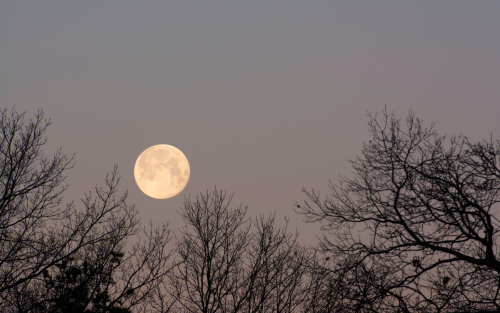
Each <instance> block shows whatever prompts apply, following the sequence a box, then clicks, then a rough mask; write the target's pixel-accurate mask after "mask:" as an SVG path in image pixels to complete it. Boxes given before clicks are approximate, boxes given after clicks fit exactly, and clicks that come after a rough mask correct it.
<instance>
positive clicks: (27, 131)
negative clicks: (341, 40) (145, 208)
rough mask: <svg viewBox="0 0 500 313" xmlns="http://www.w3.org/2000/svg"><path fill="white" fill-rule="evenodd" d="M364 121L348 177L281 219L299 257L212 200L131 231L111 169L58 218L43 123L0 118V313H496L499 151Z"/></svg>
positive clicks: (404, 125) (53, 163) (243, 213)
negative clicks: (310, 238)
mask: <svg viewBox="0 0 500 313" xmlns="http://www.w3.org/2000/svg"><path fill="white" fill-rule="evenodd" d="M368 118H369V127H370V128H369V129H370V132H371V140H370V141H369V142H367V143H365V144H364V146H363V152H362V155H361V156H359V157H358V158H356V159H354V160H353V161H350V162H351V165H352V168H353V170H354V172H353V176H352V177H348V176H342V177H341V178H340V181H339V182H338V183H337V184H333V183H332V184H331V186H330V188H331V194H330V195H329V196H326V197H320V195H319V194H318V193H317V192H316V191H315V190H314V189H304V194H305V195H306V199H307V200H306V201H303V202H301V203H296V209H295V210H296V211H297V212H299V213H301V214H303V216H304V218H305V220H306V222H310V223H316V224H317V225H318V227H321V229H322V230H323V231H324V234H325V236H324V237H323V238H322V239H321V240H320V243H319V245H318V246H317V247H304V246H302V245H300V244H299V242H298V235H297V234H296V233H295V232H292V231H290V230H289V229H287V227H286V223H285V225H284V226H278V224H280V223H277V222H276V219H277V217H276V216H275V215H266V216H256V217H251V216H248V215H247V207H246V206H244V205H237V204H234V203H233V202H232V194H228V193H226V192H225V191H221V190H217V189H215V190H213V191H207V192H205V193H201V194H200V195H198V196H195V197H194V198H190V197H187V198H185V201H184V203H183V205H182V207H181V208H180V210H179V213H180V214H181V215H182V218H183V220H184V222H185V226H184V227H183V228H181V229H179V230H178V231H176V233H175V234H174V233H173V232H172V231H171V228H170V227H169V226H168V225H149V226H147V227H146V226H143V225H141V223H140V221H139V220H138V217H137V214H138V212H137V209H136V208H135V207H134V206H133V205H130V204H128V203H127V201H126V200H127V193H124V194H120V193H119V192H118V187H119V183H120V177H119V175H118V171H117V168H115V169H113V170H112V171H111V172H110V173H109V174H108V175H107V176H106V178H105V180H104V183H103V184H102V185H98V186H96V187H95V189H94V190H92V191H89V192H86V193H84V195H83V197H82V198H81V200H80V201H79V202H76V201H72V202H68V203H63V193H64V191H65V189H66V185H65V178H66V176H65V175H66V172H67V170H68V169H70V168H71V167H73V165H74V160H73V157H69V156H67V155H66V154H64V153H63V152H62V151H61V150H59V151H57V152H56V153H55V154H54V155H51V156H46V155H45V154H44V151H43V149H42V148H43V146H44V144H45V143H46V130H47V127H48V126H50V120H48V121H46V120H44V118H43V113H42V111H39V113H38V114H36V115H35V116H34V117H33V118H31V119H29V120H28V119H27V118H26V117H25V114H23V113H18V112H16V111H15V109H12V110H7V109H1V110H0V132H1V134H0V136H1V139H0V140H1V146H0V150H1V156H0V168H1V177H0V181H1V185H0V193H1V199H0V312H54V313H55V312H77V313H78V312H81V313H84V312H85V313H91V312H96V313H97V312H102V313H105V312H109V313H113V312H116V313H118V312H120V313H132V312H158V313H160V312H228V313H229V312H249V313H250V312H255V313H257V312H304V313H305V312H311V313H313V312H356V313H362V312H492V311H494V312H497V311H498V312H500V295H499V293H500V276H499V275H500V260H499V254H500V249H499V244H498V239H499V238H498V236H499V231H500V222H499V220H498V218H497V217H498V210H499V209H500V207H499V205H498V202H499V201H500V165H499V163H500V141H493V140H492V139H491V140H489V141H483V142H479V143H472V142H470V141H469V140H468V139H467V138H466V137H463V136H455V137H450V138H446V137H445V136H440V135H438V134H437V133H436V132H435V131H434V130H433V127H432V125H430V127H428V128H426V127H425V126H424V125H423V124H422V122H421V120H419V119H418V118H417V117H415V116H414V114H413V113H412V112H410V114H409V115H408V116H407V118H406V120H404V121H401V120H399V119H397V118H395V117H394V116H393V115H392V114H389V113H387V112H386V111H384V112H383V116H382V118H381V119H378V118H377V116H376V115H370V114H369V115H368Z"/></svg>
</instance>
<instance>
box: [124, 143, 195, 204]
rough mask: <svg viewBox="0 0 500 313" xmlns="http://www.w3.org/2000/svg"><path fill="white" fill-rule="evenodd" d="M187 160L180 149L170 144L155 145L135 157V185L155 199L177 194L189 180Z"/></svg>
mask: <svg viewBox="0 0 500 313" xmlns="http://www.w3.org/2000/svg"><path fill="white" fill-rule="evenodd" d="M189 174H190V168H189V162H188V160H187V158H186V156H185V155H184V153H182V151H181V150H179V149H177V148H176V147H173V146H170V145H156V146H152V147H149V148H147V149H146V150H144V151H143V152H142V153H141V155H139V157H138V158H137V161H136V162H135V167H134V177H135V181H136V183H137V186H139V188H140V189H141V190H142V192H144V193H145V194H147V195H148V196H150V197H152V198H155V199H167V198H171V197H173V196H175V195H178V194H179V193H180V192H181V191H182V190H183V189H184V187H186V184H187V182H188V180H189Z"/></svg>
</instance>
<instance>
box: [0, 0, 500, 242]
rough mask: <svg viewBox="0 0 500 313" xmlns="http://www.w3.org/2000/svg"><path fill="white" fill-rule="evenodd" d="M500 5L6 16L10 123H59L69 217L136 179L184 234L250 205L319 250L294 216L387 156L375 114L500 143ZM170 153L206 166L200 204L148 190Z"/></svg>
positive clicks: (52, 144) (2, 75)
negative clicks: (363, 165) (87, 195)
mask: <svg viewBox="0 0 500 313" xmlns="http://www.w3.org/2000/svg"><path fill="white" fill-rule="evenodd" d="M499 16H500V1H493V0H492V1H486V0H485V1H479V2H478V1H459V0H443V1H385V0H380V1H331V0H328V1H315V0H311V1H297V0H286V1H285V0H273V1H269V0H267V1H260V0H252V1H235V0H232V1H212V0H204V1H154V0H151V1H129V0H108V1H67V0H65V1H53V0H45V1H34V0H26V1H15V0H2V1H0V107H2V108H9V109H10V108H12V107H13V106H14V105H15V107H16V110H17V111H20V112H24V111H26V114H27V117H31V116H33V115H34V114H35V113H36V112H37V110H38V109H43V110H44V115H45V117H46V118H50V119H51V121H52V125H51V126H50V128H49V130H48V133H47V136H48V143H47V144H46V146H45V152H46V154H47V155H50V154H52V153H53V152H55V151H56V150H57V149H59V148H62V150H63V152H65V153H66V154H68V155H71V154H73V153H75V157H76V165H75V167H74V168H73V169H71V170H70V171H69V172H68V173H67V174H68V179H67V183H68V184H69V189H68V191H67V192H66V195H65V201H66V202H69V201H71V200H72V199H74V200H78V199H79V198H82V197H83V195H84V194H83V192H84V191H86V190H91V189H92V188H93V186H95V185H96V184H98V183H99V184H100V183H101V182H102V181H103V179H104V177H105V176H106V173H107V172H109V171H111V170H112V169H113V166H114V165H115V164H117V165H118V167H119V171H120V174H121V177H122V181H121V187H120V188H121V189H120V190H121V191H122V192H124V191H126V190H128V192H129V197H128V202H129V203H130V204H134V205H135V206H136V207H137V209H138V210H139V216H140V218H141V219H142V222H143V223H144V224H148V223H149V221H150V220H151V221H152V222H153V223H154V224H159V223H170V225H171V226H172V229H174V230H176V229H178V228H179V227H181V226H182V225H183V222H182V219H181V218H180V216H179V214H178V213H177V211H178V210H179V208H180V207H181V205H182V202H183V201H184V197H185V196H188V195H190V196H191V198H193V197H194V196H196V195H197V194H200V193H204V192H207V190H208V191H212V190H213V189H214V187H215V186H216V187H217V189H219V190H225V191H227V192H228V193H233V192H234V199H233V204H234V205H235V206H237V205H239V204H240V203H243V204H244V205H248V207H249V208H248V216H249V217H256V216H258V215H260V214H269V212H275V213H276V217H277V219H278V220H279V221H280V223H282V221H283V219H284V218H285V216H286V217H287V218H288V219H289V221H290V222H289V229H290V230H291V231H295V230H297V231H298V232H299V234H300V240H301V242H302V243H304V244H308V245H309V244H310V245H314V244H315V243H316V236H317V235H319V234H320V232H319V225H318V224H305V223H304V222H303V221H302V220H303V217H302V216H301V215H299V214H297V213H296V212H294V203H296V202H302V201H303V200H305V199H306V197H305V195H304V194H303V193H302V188H303V187H305V188H307V189H311V188H315V190H318V191H319V192H320V193H321V194H322V195H325V194H327V193H328V191H329V189H328V183H329V181H330V180H331V181H332V182H336V181H338V178H339V175H347V176H350V177H352V168H351V167H350V163H349V161H348V160H349V159H355V158H356V156H357V155H360V154H361V150H362V146H363V142H364V141H368V140H369V139H370V137H369V133H368V125H367V122H368V118H367V116H366V114H367V112H379V114H380V112H381V111H382V110H383V109H384V107H387V110H388V111H390V112H394V113H395V114H396V116H398V117H401V118H404V117H405V116H406V115H407V113H408V112H409V110H413V111H414V112H415V114H416V115H417V116H418V117H420V118H422V119H423V120H424V122H425V123H427V125H429V124H430V123H431V122H433V121H435V122H436V126H435V127H436V130H437V131H438V132H439V133H440V134H448V135H459V134H463V135H465V136H467V137H469V138H470V139H471V140H472V141H480V140H483V139H489V138H490V136H492V137H493V138H499V139H500V123H499V120H500V18H498V17H499ZM156 144H169V145H172V146H175V147H177V148H179V149H180V150H181V151H183V153H184V154H185V155H186V157H187V158H188V160H189V163H190V166H191V176H190V180H189V182H188V184H187V186H186V188H185V189H184V191H183V192H182V193H181V194H179V195H177V196H175V197H173V198H170V199H166V200H158V199H153V198H149V197H148V196H146V195H145V194H143V193H142V192H141V191H140V190H139V188H138V187H137V185H136V184H135V181H134V174H133V168H134V164H135V161H136V159H137V157H138V156H139V154H140V153H141V152H142V151H143V150H145V149H146V148H148V147H150V146H152V145H156Z"/></svg>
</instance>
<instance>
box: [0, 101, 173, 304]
mask: <svg viewBox="0 0 500 313" xmlns="http://www.w3.org/2000/svg"><path fill="white" fill-rule="evenodd" d="M49 125H50V121H44V119H43V113H42V111H39V112H38V114H37V115H35V118H34V119H30V120H29V121H28V122H25V120H24V114H19V113H17V112H16V111H15V110H14V109H12V111H11V113H10V114H9V113H8V112H7V109H2V110H0V133H1V144H0V153H1V154H0V168H1V173H0V194H1V199H0V311H2V312H37V311H38V312H128V311H129V309H130V308H135V310H137V311H139V310H143V309H144V308H145V306H146V305H147V302H148V300H149V298H150V297H151V296H152V295H153V294H154V292H155V289H156V288H157V287H158V286H159V285H160V283H161V282H162V280H163V278H164V277H165V275H166V274H167V273H168V271H169V270H170V267H169V264H168V259H169V256H170V254H171V252H169V251H168V250H167V249H166V245H167V243H168V241H169V240H170V237H169V234H170V231H169V229H168V228H167V227H166V226H162V227H159V228H155V229H153V227H152V226H151V227H150V228H149V230H146V228H142V227H141V226H140V224H139V220H138V219H137V210H136V209H135V208H134V206H131V205H128V204H127V203H126V198H127V193H125V194H123V195H121V196H117V192H118V186H119V177H118V174H117V169H116V167H115V169H114V170H113V171H112V172H111V173H110V174H109V175H108V176H107V177H106V179H105V186H104V187H96V188H95V191H94V192H93V193H92V192H88V193H86V194H85V197H84V198H83V199H81V208H79V207H78V206H77V204H76V203H75V202H71V203H69V204H67V205H63V204H62V194H63V192H64V190H65V188H66V187H65V186H64V185H63V183H64V179H65V176H64V175H65V172H66V170H68V169H69V168H71V167H72V166H73V158H72V157H71V158H68V157H66V155H64V154H63V153H62V152H61V150H59V151H57V152H56V153H55V154H54V156H53V157H51V158H47V157H45V156H44V153H43V150H42V146H43V145H44V144H45V143H46V137H45V133H46V129H47V127H48V126H49ZM141 232H142V233H143V236H142V237H137V235H138V234H139V233H141ZM131 236H133V237H134V239H135V240H134V241H135V243H134V244H132V245H130V246H127V240H128V239H129V238H130V237H131Z"/></svg>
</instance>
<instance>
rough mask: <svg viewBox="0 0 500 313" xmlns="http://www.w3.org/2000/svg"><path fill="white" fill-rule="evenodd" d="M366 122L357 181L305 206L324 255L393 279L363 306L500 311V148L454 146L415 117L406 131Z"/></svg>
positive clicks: (353, 269) (461, 140)
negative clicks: (316, 227)
mask: <svg viewBox="0 0 500 313" xmlns="http://www.w3.org/2000/svg"><path fill="white" fill-rule="evenodd" d="M368 116H369V118H370V122H369V127H370V132H371V135H372V138H371V140H370V141H369V142H368V143H365V144H364V147H363V155H362V157H358V158H357V159H356V160H354V161H351V164H352V166H353V168H354V175H355V177H354V178H349V177H346V176H341V178H340V182H339V183H338V184H336V185H334V184H331V189H332V193H331V196H329V197H326V198H325V199H324V200H323V199H322V198H321V197H320V195H319V194H318V193H317V192H315V191H314V190H311V191H305V192H306V194H307V196H308V198H309V201H305V203H304V205H300V206H299V209H298V210H299V211H300V212H301V213H304V214H305V216H306V220H307V221H308V222H319V221H320V222H322V229H323V230H324V231H326V232H328V235H325V237H324V238H323V240H322V242H321V248H322V250H323V251H324V252H327V253H331V254H332V257H333V258H335V259H336V260H345V261H344V262H343V263H342V262H341V263H340V264H341V265H342V268H343V270H344V271H345V272H346V273H347V274H349V273H350V275H355V273H357V272H359V271H360V270H362V269H363V270H365V271H368V273H376V272H377V271H378V270H383V269H386V270H385V271H384V273H385V275H384V276H385V277H384V279H383V280H380V279H378V280H376V282H375V283H374V286H377V284H378V286H377V287H378V288H377V290H376V291H374V290H372V291H369V294H368V295H366V296H365V297H364V298H365V299H366V300H367V301H368V302H371V303H377V301H379V302H378V305H379V306H378V309H380V310H381V311H403V312H456V311H476V310H481V309H483V310H486V309H489V310H500V298H499V292H500V276H499V275H500V260H499V252H500V250H499V244H498V234H499V231H500V228H499V226H500V223H499V220H498V215H497V214H498V209H499V206H498V202H499V201H500V166H499V162H500V160H499V157H500V141H496V142H494V141H493V140H490V141H485V142H481V143H471V142H469V140H468V139H467V138H466V137H462V136H456V137H451V138H449V140H446V137H445V136H440V135H438V134H437V133H436V131H434V130H433V125H432V126H431V127H430V128H425V127H424V126H423V124H422V121H421V120H420V119H418V118H416V117H415V116H414V114H413V113H412V112H410V114H409V115H408V117H407V118H406V125H405V126H406V127H403V125H401V123H400V120H398V119H396V118H395V117H394V115H393V114H388V113H387V112H386V111H384V118H383V122H382V123H379V121H378V120H377V116H376V115H371V114H368ZM377 282H378V283H377ZM358 289H359V290H362V288H358ZM364 308H365V309H366V311H370V309H369V308H368V307H367V306H364Z"/></svg>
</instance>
